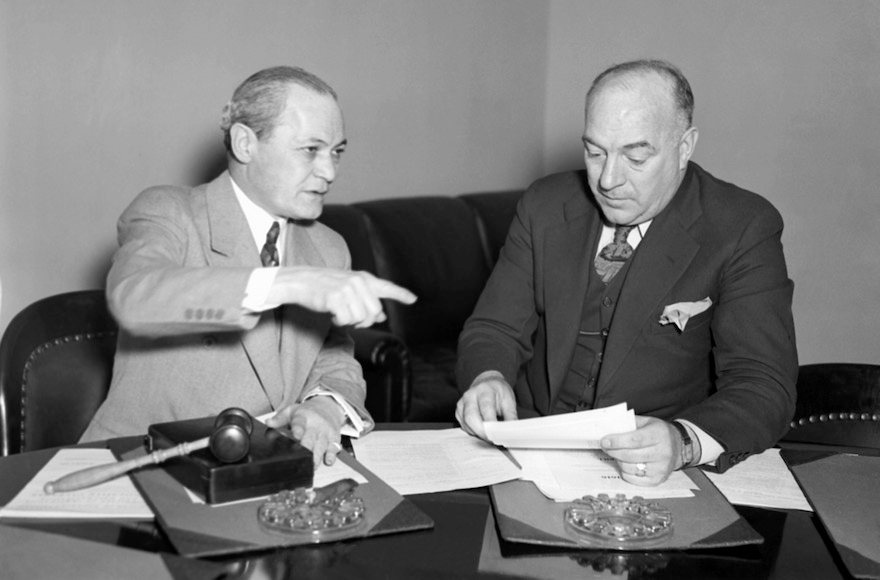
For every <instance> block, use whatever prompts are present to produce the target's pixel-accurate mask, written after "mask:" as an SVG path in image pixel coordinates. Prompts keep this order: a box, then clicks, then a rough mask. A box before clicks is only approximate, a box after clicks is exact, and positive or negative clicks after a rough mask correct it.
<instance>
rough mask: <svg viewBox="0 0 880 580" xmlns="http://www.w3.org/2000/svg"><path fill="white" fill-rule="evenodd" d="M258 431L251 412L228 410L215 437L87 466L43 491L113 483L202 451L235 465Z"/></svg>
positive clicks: (221, 416)
mask: <svg viewBox="0 0 880 580" xmlns="http://www.w3.org/2000/svg"><path fill="white" fill-rule="evenodd" d="M253 430H254V423H253V419H251V416H250V415H249V414H248V412H247V411H245V410H243V409H239V408H238V407H230V408H228V409H225V410H224V411H223V412H221V413H220V414H219V415H217V418H216V419H215V420H214V428H213V431H211V435H210V436H208V437H204V438H202V439H197V440H195V441H187V442H184V443H181V444H179V445H176V446H174V447H169V448H168V449H159V450H157V451H154V452H152V453H150V454H149V455H144V456H141V457H137V458H135V459H129V460H127V461H119V462H117V463H106V464H104V465H96V466H94V467H87V468H86V469H81V470H79V471H74V472H73V473H69V474H67V475H65V476H64V477H61V478H59V479H56V480H55V481H50V482H49V483H47V484H46V485H45V486H43V491H44V492H46V493H47V494H53V493H55V492H59V491H75V490H77V489H83V488H86V487H91V486H93V485H98V484H99V483H104V482H105V481H110V480H111V479H113V478H116V477H119V476H120V475H123V474H125V473H128V472H129V471H132V470H134V469H137V468H139V467H143V466H144V465H149V464H151V463H152V464H158V463H162V462H163V461H166V460H168V459H171V458H173V457H180V456H183V455H189V454H190V453H192V452H193V451H198V450H199V449H205V448H206V447H207V448H210V449H211V453H212V454H213V455H214V457H215V458H217V460H218V461H220V462H222V463H235V462H236V461H240V460H241V459H242V458H244V457H245V456H246V455H247V454H248V452H249V451H250V447H251V440H250V435H251V433H252V432H253Z"/></svg>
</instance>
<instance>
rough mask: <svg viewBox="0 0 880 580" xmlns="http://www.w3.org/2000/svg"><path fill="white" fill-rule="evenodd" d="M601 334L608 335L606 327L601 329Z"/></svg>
mask: <svg viewBox="0 0 880 580" xmlns="http://www.w3.org/2000/svg"><path fill="white" fill-rule="evenodd" d="M602 336H605V337H607V336H608V329H607V328H603V329H602Z"/></svg>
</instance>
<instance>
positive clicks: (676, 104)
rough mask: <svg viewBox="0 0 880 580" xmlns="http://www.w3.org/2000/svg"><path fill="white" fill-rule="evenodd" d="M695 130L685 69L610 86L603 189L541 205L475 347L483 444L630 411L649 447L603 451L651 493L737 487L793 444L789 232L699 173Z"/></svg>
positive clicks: (467, 332) (593, 159)
mask: <svg viewBox="0 0 880 580" xmlns="http://www.w3.org/2000/svg"><path fill="white" fill-rule="evenodd" d="M692 115H693V94H692V93H691V89H690V86H689V84H688V82H687V80H686V79H685V78H684V76H683V75H682V74H681V73H680V71H678V69H676V68H675V67H674V66H672V65H670V64H668V63H665V62H662V61H634V62H630V63H625V64H623V65H618V66H616V67H612V68H611V69H609V70H607V71H605V72H604V73H603V74H601V75H599V77H597V79H596V80H595V81H594V83H593V85H592V87H591V88H590V90H589V92H588V93H587V98H586V122H585V130H584V135H583V142H584V156H585V162H586V172H585V173H584V172H571V173H563V174H557V175H553V176H550V177H547V178H545V179H542V180H539V181H538V182H536V183H535V184H533V185H532V186H531V187H530V188H529V190H528V191H527V192H526V193H525V194H524V196H523V198H522V199H521V201H520V203H519V205H518V208H517V213H516V217H515V218H514V221H513V223H512V225H511V228H510V231H509V234H508V237H507V240H506V243H505V245H504V248H503V250H502V252H501V256H500V258H499V261H498V263H497V265H496V267H495V269H494V271H493V272H492V275H491V277H490V279H489V281H488V283H487V285H486V288H485V290H484V292H483V294H482V296H481V297H480V300H479V302H478V304H477V306H476V308H475V311H474V313H473V315H472V316H471V318H470V319H469V320H468V322H467V323H466V325H465V328H464V330H463V332H462V334H461V337H460V342H459V362H458V379H459V386H460V387H461V389H462V390H463V395H462V397H461V399H460V400H459V403H458V406H457V409H456V418H457V419H458V421H459V422H460V423H461V425H462V427H463V428H464V429H465V430H466V431H468V432H470V433H472V434H474V435H477V436H479V437H483V438H485V429H484V422H486V421H494V420H496V419H498V418H501V419H503V420H513V419H517V418H518V417H530V416H538V415H548V414H553V413H564V412H571V411H578V410H585V409H591V408H600V407H607V406H610V405H614V404H617V403H621V402H625V403H628V405H629V407H630V408H632V409H634V410H635V412H636V414H637V417H636V426H637V428H636V430H635V431H631V432H627V433H621V434H616V435H609V436H606V437H604V438H603V439H602V441H601V446H602V449H604V450H605V452H606V453H608V455H610V456H611V457H613V458H614V459H616V460H617V463H618V465H619V469H620V472H621V475H622V477H623V478H624V479H625V480H627V481H629V482H631V483H634V484H637V485H657V484H659V483H661V482H663V481H665V480H666V479H667V478H668V477H669V474H670V473H671V472H672V471H674V470H676V469H679V468H682V467H686V466H690V465H696V464H709V463H711V464H714V467H715V468H717V469H718V470H720V471H723V470H725V469H727V468H728V467H729V466H730V465H732V464H734V463H736V462H737V461H740V460H742V459H744V458H745V457H747V456H748V455H749V454H750V453H755V452H759V451H762V450H763V449H765V448H767V447H769V446H771V445H773V444H774V443H775V442H776V441H777V440H778V439H779V437H781V436H782V435H783V434H784V433H785V430H786V428H787V425H788V422H789V421H790V420H791V417H792V415H793V413H794V407H795V381H796V378H797V369H798V362H797V352H796V348H795V336H794V324H793V320H792V314H791V300H792V292H793V284H792V282H791V280H789V279H788V274H787V270H786V265H785V259H784V256H783V251H782V244H781V234H782V227H783V225H782V219H781V217H780V216H779V213H778V212H777V211H776V210H775V209H774V208H773V206H771V205H770V203H768V202H767V201H766V200H764V199H763V198H761V197H759V196H757V195H755V194H753V193H750V192H747V191H744V190H742V189H739V188H738V187H736V186H734V185H731V184H729V183H725V182H723V181H721V180H718V179H716V178H715V177H713V176H712V175H710V174H709V173H708V172H706V171H705V170H703V169H702V168H701V167H699V166H698V165H696V164H695V163H693V162H691V161H690V158H691V155H692V154H693V151H694V147H695V145H696V142H697V129H696V127H694V126H693V125H692ZM606 246H607V250H606Z"/></svg>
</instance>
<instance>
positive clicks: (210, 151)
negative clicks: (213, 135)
mask: <svg viewBox="0 0 880 580" xmlns="http://www.w3.org/2000/svg"><path fill="white" fill-rule="evenodd" d="M199 151H200V152H201V157H199V158H196V159H194V160H193V163H192V165H191V170H190V171H189V185H199V184H200V183H208V182H209V181H213V180H214V178H215V177H217V176H218V175H220V174H221V173H223V172H224V171H226V167H227V162H226V149H225V148H224V147H223V145H222V144H220V145H216V144H212V145H208V146H205V147H200V148H199Z"/></svg>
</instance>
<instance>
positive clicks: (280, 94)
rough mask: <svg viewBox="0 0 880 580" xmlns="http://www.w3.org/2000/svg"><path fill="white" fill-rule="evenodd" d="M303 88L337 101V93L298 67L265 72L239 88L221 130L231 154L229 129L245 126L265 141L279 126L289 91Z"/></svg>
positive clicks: (222, 119) (272, 68)
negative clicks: (277, 122) (277, 125)
mask: <svg viewBox="0 0 880 580" xmlns="http://www.w3.org/2000/svg"><path fill="white" fill-rule="evenodd" d="M290 85H300V86H302V87H305V88H307V89H310V90H312V91H314V92H316V93H318V94H321V95H329V96H331V97H333V100H336V91H334V90H333V88H332V87H331V86H330V85H328V84H327V83H326V82H324V81H323V80H321V79H320V78H318V77H317V76H315V75H313V74H312V73H310V72H308V71H307V70H305V69H301V68H299V67H294V66H276V67H271V68H267V69H263V70H261V71H259V72H256V73H254V74H252V75H251V76H249V77H248V78H247V79H245V81H244V82H243V83H241V84H240V85H238V88H236V89H235V92H234V93H233V94H232V99H231V100H230V101H229V102H228V103H227V104H226V106H225V107H223V114H222V116H221V118H220V129H221V130H222V131H223V143H224V144H225V145H226V150H227V151H230V152H231V151H232V143H231V141H230V137H229V129H230V128H231V127H232V126H233V125H234V124H236V123H241V124H242V125H245V126H247V127H250V129H251V130H252V131H253V132H254V133H255V134H256V135H257V139H261V138H262V137H263V136H264V135H268V134H270V133H271V132H272V129H273V128H274V127H275V122H276V121H277V119H278V117H279V116H280V115H281V113H282V112H283V111H284V106H285V104H286V103H287V89H288V87H289V86H290Z"/></svg>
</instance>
